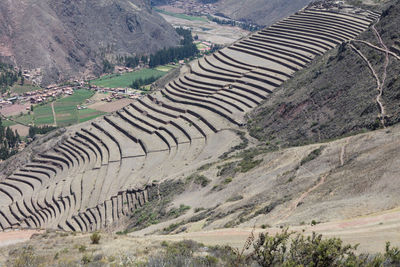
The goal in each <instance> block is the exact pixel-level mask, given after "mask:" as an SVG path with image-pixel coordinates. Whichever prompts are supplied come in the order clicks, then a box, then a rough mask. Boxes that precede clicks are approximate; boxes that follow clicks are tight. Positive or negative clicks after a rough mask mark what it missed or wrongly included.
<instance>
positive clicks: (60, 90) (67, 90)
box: [20, 86, 74, 104]
mask: <svg viewBox="0 0 400 267" xmlns="http://www.w3.org/2000/svg"><path fill="white" fill-rule="evenodd" d="M73 93H74V88H73V87H70V86H61V87H58V86H50V87H47V88H46V89H43V90H36V91H30V92H26V93H24V94H23V95H22V97H20V99H21V100H24V99H25V100H28V101H29V102H30V103H31V104H40V103H42V102H45V101H46V99H48V98H50V97H51V98H55V97H58V96H65V95H72V94H73Z"/></svg>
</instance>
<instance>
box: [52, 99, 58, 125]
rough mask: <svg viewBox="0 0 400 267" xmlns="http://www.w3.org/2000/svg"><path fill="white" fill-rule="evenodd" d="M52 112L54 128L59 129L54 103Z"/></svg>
mask: <svg viewBox="0 0 400 267" xmlns="http://www.w3.org/2000/svg"><path fill="white" fill-rule="evenodd" d="M51 111H52V112H53V117H54V126H56V127H57V118H56V111H55V110H54V102H51Z"/></svg>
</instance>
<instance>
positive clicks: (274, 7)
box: [217, 0, 311, 26]
mask: <svg viewBox="0 0 400 267" xmlns="http://www.w3.org/2000/svg"><path fill="white" fill-rule="evenodd" d="M310 2H311V0H269V1H265V0H247V1H246V2H245V3H243V1H240V0H239V1H238V0H220V1H219V2H218V3H217V6H218V10H219V12H220V13H222V14H224V15H225V16H227V17H230V18H232V19H235V20H244V21H247V22H252V23H256V24H258V25H265V26H268V25H271V24H272V23H274V22H275V21H278V20H280V19H282V18H284V17H287V16H289V15H290V14H292V13H293V12H295V11H297V10H299V9H301V8H303V7H304V6H306V5H307V4H309V3H310Z"/></svg>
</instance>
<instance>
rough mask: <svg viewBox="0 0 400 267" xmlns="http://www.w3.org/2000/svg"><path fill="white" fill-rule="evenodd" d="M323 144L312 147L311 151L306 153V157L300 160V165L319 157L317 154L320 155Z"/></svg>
mask: <svg viewBox="0 0 400 267" xmlns="http://www.w3.org/2000/svg"><path fill="white" fill-rule="evenodd" d="M324 148H325V146H321V147H319V148H317V149H314V150H313V151H311V153H310V154H308V155H307V157H305V158H303V159H302V160H301V162H300V165H304V164H306V163H307V162H310V161H312V160H314V159H316V158H318V157H319V155H321V153H322V151H323V150H324Z"/></svg>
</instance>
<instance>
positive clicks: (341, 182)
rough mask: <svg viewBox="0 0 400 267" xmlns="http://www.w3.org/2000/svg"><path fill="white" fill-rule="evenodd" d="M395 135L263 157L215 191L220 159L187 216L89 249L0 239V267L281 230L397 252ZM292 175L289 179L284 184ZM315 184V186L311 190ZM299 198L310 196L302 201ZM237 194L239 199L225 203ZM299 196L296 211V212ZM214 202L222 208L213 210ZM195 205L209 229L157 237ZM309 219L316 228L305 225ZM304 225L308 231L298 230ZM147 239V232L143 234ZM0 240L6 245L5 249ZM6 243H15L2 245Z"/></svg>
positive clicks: (229, 240) (54, 238)
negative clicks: (28, 251)
mask: <svg viewBox="0 0 400 267" xmlns="http://www.w3.org/2000/svg"><path fill="white" fill-rule="evenodd" d="M399 137H400V126H393V127H390V128H389V129H387V130H378V131H375V132H370V133H366V134H360V135H356V136H353V137H349V138H345V139H341V140H337V141H333V142H330V143H324V144H315V145H309V146H304V147H297V148H289V149H285V150H281V151H276V152H271V153H266V154H261V155H259V156H257V159H260V158H262V159H263V163H262V164H260V165H259V166H258V167H256V168H254V169H253V170H250V171H248V172H246V173H243V174H237V175H235V176H233V181H232V182H231V183H229V184H228V185H226V187H225V188H224V189H223V190H220V191H213V190H211V189H212V187H213V186H214V185H215V184H220V183H221V180H222V179H223V177H218V176H217V175H216V173H217V172H218V171H219V169H218V168H217V166H220V165H222V164H224V163H226V162H225V161H221V162H219V163H218V164H215V165H213V166H212V167H211V168H210V169H209V170H205V171H202V172H200V173H202V174H204V175H206V176H207V177H208V178H210V179H211V180H212V182H211V183H210V184H209V185H208V186H206V187H205V188H201V187H200V186H196V185H194V184H192V185H191V186H190V187H189V189H188V190H187V192H185V193H184V194H182V195H180V196H178V197H177V198H176V199H175V201H174V204H175V205H180V204H185V205H190V206H191V207H192V208H191V210H190V211H189V212H188V213H187V214H186V215H183V216H181V217H179V218H177V219H174V220H170V221H167V222H164V223H160V224H158V225H153V226H151V227H149V228H147V229H144V230H142V231H139V232H134V233H132V234H129V235H127V236H126V235H122V236H121V235H115V234H111V233H101V235H102V239H101V244H100V245H91V244H90V238H89V237H90V234H81V233H62V232H59V233H53V232H48V233H44V234H43V235H40V236H33V237H32V238H31V240H29V241H27V242H25V243H21V244H13V243H16V242H18V241H19V239H21V240H22V241H23V240H26V239H27V238H29V236H30V235H31V234H32V233H29V232H27V233H26V235H25V233H23V232H21V233H18V232H15V233H1V234H0V247H1V248H0V264H5V265H7V260H13V259H15V258H17V257H18V255H19V253H20V252H21V251H22V249H23V248H25V247H27V246H32V247H33V248H34V251H35V254H36V255H37V256H39V259H40V260H45V261H47V262H48V264H53V263H54V264H55V263H57V262H58V263H65V264H66V263H70V264H72V263H76V262H80V260H81V259H82V258H83V256H84V255H87V256H90V257H91V258H92V260H94V261H98V262H103V263H107V262H111V261H115V260H117V261H118V260H124V259H125V260H126V259H128V258H131V259H135V260H143V259H145V258H146V257H148V256H149V255H153V254H155V253H156V252H157V251H158V250H159V249H160V242H161V241H163V240H167V241H179V240H188V239H193V240H196V241H198V242H203V243H204V244H206V245H216V244H219V245H223V244H229V245H232V246H234V247H239V248H241V247H242V246H243V244H244V242H245V240H246V238H247V237H248V236H249V235H250V232H251V231H252V227H253V226H255V227H256V229H255V231H256V233H260V232H263V231H269V232H270V233H276V232H277V231H279V227H278V226H280V225H289V226H290V229H291V230H294V231H299V232H302V231H303V229H304V230H305V234H306V235H308V234H311V233H312V232H313V231H316V232H318V233H322V234H323V235H324V236H327V237H341V238H342V239H343V240H344V242H345V243H352V244H356V243H359V244H360V248H359V250H358V251H360V252H370V253H374V252H378V251H382V250H383V249H384V245H385V242H386V241H391V242H392V244H393V245H395V246H399V245H400V238H399V237H400V232H399V230H398V229H399V228H398V226H399V225H400V212H399V209H398V208H397V209H396V207H399V204H400V197H399V195H398V191H399V187H400V184H399V182H398V181H397V180H398V179H396V178H397V177H398V175H399V172H398V166H399V163H400V162H399V159H400V155H399V154H400V138H399ZM321 145H323V146H325V148H324V150H323V152H322V154H321V155H320V156H318V157H317V158H316V159H314V160H312V161H309V162H307V163H305V164H303V165H302V166H301V167H300V168H298V169H297V171H295V172H291V170H293V169H296V166H298V164H299V162H301V160H302V159H303V158H304V157H306V156H307V155H308V153H309V152H310V151H313V150H314V149H315V148H318V147H320V146H321ZM228 161H232V159H229V160H227V162H228ZM342 163H343V165H342ZM292 176H294V178H293V180H292V181H291V182H289V179H290V177H292ZM321 176H322V177H325V178H324V180H323V181H324V182H323V183H318V180H319V177H321ZM316 184H319V187H315V185H316ZM310 188H314V190H313V191H310ZM304 192H309V194H308V195H304ZM238 195H242V196H243V197H244V198H243V199H242V200H239V201H234V202H226V201H227V200H228V199H229V198H231V197H232V196H238ZM302 196H303V198H302V200H301V202H300V203H301V205H298V206H297V207H296V206H294V205H293V204H294V203H298V202H299V199H300V198H301V197H302ZM282 198H283V199H284V201H282V202H280V204H278V205H276V206H275V208H273V209H272V210H271V211H270V212H269V213H266V214H265V213H261V214H259V215H258V216H255V217H253V216H252V214H254V213H255V212H257V211H258V210H260V209H262V208H264V207H265V206H268V205H270V204H271V203H272V202H277V201H279V200H280V199H282ZM216 204H219V205H220V206H219V207H218V208H216V209H213V208H214V207H215V205H216ZM199 207H202V208H206V209H207V208H210V210H211V211H212V212H211V213H210V216H209V217H210V218H213V219H212V220H210V223H208V225H207V226H205V224H206V223H207V221H206V218H204V220H201V221H197V222H193V223H187V224H184V225H182V226H180V227H179V228H178V229H177V231H180V229H182V227H186V230H185V231H184V232H183V233H180V234H177V235H157V234H156V233H157V232H158V230H160V229H163V228H164V227H167V226H169V225H170V224H172V223H174V222H180V221H182V220H188V219H190V218H193V216H194V215H199V214H201V213H202V212H204V211H200V212H197V213H196V214H194V209H195V208H199ZM384 210H386V211H385V212H381V211H384ZM244 212H245V213H244ZM226 214H230V215H228V216H226ZM251 217H253V218H251ZM241 218H243V222H242V223H240V219H241ZM249 218H250V219H249ZM311 220H315V221H317V222H321V223H319V224H317V225H316V226H310V222H311ZM303 221H304V222H305V225H300V223H301V222H303ZM232 222H235V223H232ZM227 223H230V224H229V226H230V227H235V228H229V229H217V230H214V229H216V228H223V227H224V226H226V225H227ZM236 223H238V224H236ZM263 224H264V225H269V226H268V229H267V230H263V229H261V226H262V225H263ZM149 233H152V234H151V235H146V236H144V234H149ZM3 235H5V236H6V237H3ZM4 238H6V243H3V241H4V240H3V239H4ZM19 242H21V241H19ZM6 244H13V245H9V246H4V245H6ZM82 246H85V251H84V252H81V251H79V248H80V247H82ZM56 255H57V256H56ZM42 257H44V258H42ZM101 259H102V260H101Z"/></svg>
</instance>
